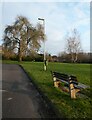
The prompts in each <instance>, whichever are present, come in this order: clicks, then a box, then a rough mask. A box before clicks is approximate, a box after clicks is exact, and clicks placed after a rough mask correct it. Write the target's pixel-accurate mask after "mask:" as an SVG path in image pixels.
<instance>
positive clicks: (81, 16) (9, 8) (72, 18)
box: [0, 0, 90, 55]
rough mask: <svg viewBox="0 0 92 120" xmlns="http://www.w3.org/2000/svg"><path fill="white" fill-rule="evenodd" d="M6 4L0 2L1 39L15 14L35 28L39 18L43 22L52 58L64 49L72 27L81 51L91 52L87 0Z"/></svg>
mask: <svg viewBox="0 0 92 120" xmlns="http://www.w3.org/2000/svg"><path fill="white" fill-rule="evenodd" d="M7 1H8V2H7ZM9 1H10V0H2V2H1V3H0V11H1V10H2V15H1V16H0V17H1V18H2V21H1V19H0V23H2V29H1V27H0V39H2V35H3V30H4V28H5V26H6V25H11V24H12V23H13V22H14V21H15V19H16V17H17V16H18V15H22V16H25V17H27V18H28V19H29V21H30V23H32V24H34V25H36V24H37V22H38V18H39V17H40V18H44V19H45V33H46V35H47V41H46V51H47V52H49V53H50V54H52V55H55V54H58V53H59V52H62V51H64V50H65V46H66V41H65V36H66V34H67V33H68V32H70V31H72V30H73V29H74V28H76V29H77V30H78V31H79V33H80V36H81V46H82V49H83V51H84V52H89V51H90V2H89V1H90V0H56V1H55V0H45V1H46V2H41V0H34V2H28V1H30V0H26V2H25V1H24V2H23V0H14V2H9ZM17 1H20V2H17ZM37 1H39V2H37ZM48 1H52V2H48ZM58 1H59V2H58ZM65 1H66V2H65ZM73 1H77V2H73ZM78 1H81V2H78ZM82 1H84V2H82ZM87 1H88V2H87ZM0 44H1V42H0ZM42 49H43V47H42Z"/></svg>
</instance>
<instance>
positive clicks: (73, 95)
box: [69, 80, 76, 99]
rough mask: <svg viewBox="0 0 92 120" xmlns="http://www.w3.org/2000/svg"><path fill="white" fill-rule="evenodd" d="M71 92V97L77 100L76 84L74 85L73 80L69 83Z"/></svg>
mask: <svg viewBox="0 0 92 120" xmlns="http://www.w3.org/2000/svg"><path fill="white" fill-rule="evenodd" d="M69 91H70V96H71V98H72V99H75V98H76V90H75V88H74V84H73V83H72V80H71V81H70V83H69Z"/></svg>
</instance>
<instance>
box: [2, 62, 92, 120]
mask: <svg viewBox="0 0 92 120" xmlns="http://www.w3.org/2000/svg"><path fill="white" fill-rule="evenodd" d="M4 63H5V62H4ZM7 63H11V62H10V61H8V62H7ZM12 63H13V62H12ZM15 63H17V62H15ZM20 64H21V65H22V66H23V67H24V69H25V70H26V71H27V73H28V74H29V75H30V76H31V78H32V79H33V81H34V82H35V84H36V85H37V86H38V88H39V89H40V90H41V91H42V92H43V93H44V94H45V96H47V97H48V99H49V100H50V101H51V102H52V103H53V105H54V107H55V108H56V109H57V110H58V112H59V116H63V117H66V118H90V109H91V102H92V101H91V99H90V97H77V99H76V100H71V99H70V95H69V94H68V93H65V92H61V91H60V90H59V89H58V88H54V87H53V81H52V76H51V72H50V71H51V70H52V71H58V72H62V73H67V74H72V75H76V76H77V78H78V81H79V82H81V83H84V84H86V85H90V65H89V64H68V63H49V65H48V70H47V71H43V63H39V62H38V63H37V62H22V63H20ZM87 92H88V93H89V90H88V91H87ZM88 93H87V94H88Z"/></svg>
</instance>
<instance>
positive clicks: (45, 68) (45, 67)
mask: <svg viewBox="0 0 92 120" xmlns="http://www.w3.org/2000/svg"><path fill="white" fill-rule="evenodd" d="M38 20H41V21H43V30H44V34H45V19H43V18H38ZM46 70H47V66H46V55H45V41H44V71H46Z"/></svg>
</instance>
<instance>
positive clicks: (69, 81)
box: [51, 71, 81, 98]
mask: <svg viewBox="0 0 92 120" xmlns="http://www.w3.org/2000/svg"><path fill="white" fill-rule="evenodd" d="M51 73H52V77H53V82H54V87H58V88H61V84H60V83H62V82H63V83H65V84H66V85H67V86H68V90H67V92H69V93H70V96H71V98H76V93H77V92H79V91H80V89H81V87H80V86H78V80H77V77H76V76H73V75H67V74H63V73H58V72H52V71H51ZM63 88H64V87H63ZM62 90H64V91H65V89H62Z"/></svg>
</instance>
